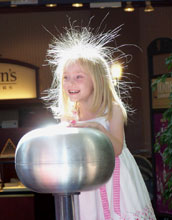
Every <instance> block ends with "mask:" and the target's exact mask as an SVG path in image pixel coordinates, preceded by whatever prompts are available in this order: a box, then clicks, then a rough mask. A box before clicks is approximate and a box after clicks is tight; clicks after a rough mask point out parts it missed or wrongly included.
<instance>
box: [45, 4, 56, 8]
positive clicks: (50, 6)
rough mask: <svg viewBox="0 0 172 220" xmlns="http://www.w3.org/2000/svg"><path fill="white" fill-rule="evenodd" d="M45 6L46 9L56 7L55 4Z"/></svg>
mask: <svg viewBox="0 0 172 220" xmlns="http://www.w3.org/2000/svg"><path fill="white" fill-rule="evenodd" d="M45 6H46V7H49V8H53V7H56V6H57V4H46V5H45Z"/></svg>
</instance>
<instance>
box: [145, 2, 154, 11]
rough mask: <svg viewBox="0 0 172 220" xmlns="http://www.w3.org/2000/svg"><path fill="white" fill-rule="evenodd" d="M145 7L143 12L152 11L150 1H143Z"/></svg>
mask: <svg viewBox="0 0 172 220" xmlns="http://www.w3.org/2000/svg"><path fill="white" fill-rule="evenodd" d="M145 4H146V7H145V9H144V11H145V12H151V11H154V8H153V7H152V5H151V1H145Z"/></svg>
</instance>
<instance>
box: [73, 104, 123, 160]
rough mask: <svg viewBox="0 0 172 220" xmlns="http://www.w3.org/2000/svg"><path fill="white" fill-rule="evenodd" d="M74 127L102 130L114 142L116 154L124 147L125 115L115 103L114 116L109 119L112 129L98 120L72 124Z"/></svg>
mask: <svg viewBox="0 0 172 220" xmlns="http://www.w3.org/2000/svg"><path fill="white" fill-rule="evenodd" d="M71 126H72V127H87V128H88V127H89V128H96V129H98V130H100V131H102V132H103V133H104V134H105V135H106V136H107V137H108V138H109V139H110V140H111V142H112V144H113V147H114V152H115V156H116V157H117V156H119V155H120V154H121V152H122V149H123V140H124V117H123V114H122V110H121V108H120V107H119V106H118V105H116V104H114V105H113V112H112V118H111V120H110V121H109V126H110V129H109V131H108V130H106V129H105V127H104V126H103V125H101V124H100V123H97V122H86V123H81V124H80V123H78V124H77V123H76V124H72V125H71Z"/></svg>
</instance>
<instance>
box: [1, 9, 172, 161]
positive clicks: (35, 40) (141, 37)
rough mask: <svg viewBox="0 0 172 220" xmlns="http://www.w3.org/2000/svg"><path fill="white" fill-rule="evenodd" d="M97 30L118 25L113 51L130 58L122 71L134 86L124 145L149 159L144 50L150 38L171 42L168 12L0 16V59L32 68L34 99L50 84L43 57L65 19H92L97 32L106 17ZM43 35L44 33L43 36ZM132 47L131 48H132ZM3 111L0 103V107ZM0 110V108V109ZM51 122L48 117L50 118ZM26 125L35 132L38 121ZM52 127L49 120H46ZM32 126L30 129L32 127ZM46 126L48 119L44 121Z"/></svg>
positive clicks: (98, 11) (171, 19) (74, 11)
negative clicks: (35, 76)
mask: <svg viewBox="0 0 172 220" xmlns="http://www.w3.org/2000/svg"><path fill="white" fill-rule="evenodd" d="M107 13H108V16H107V17H106V19H105V21H104V22H103V25H106V29H107V30H108V29H114V28H116V27H118V26H120V25H122V28H121V31H120V36H119V37H118V38H117V39H116V42H117V45H125V44H129V45H126V46H124V47H123V48H122V50H124V51H125V52H126V53H127V54H131V55H132V56H133V58H132V60H131V62H130V63H129V64H128V68H126V69H125V70H124V74H126V73H129V75H128V74H127V77H129V80H131V81H132V82H134V84H133V89H132V90H131V91H130V95H131V100H130V103H131V104H132V107H133V108H134V109H135V113H134V114H133V115H132V116H131V117H130V118H129V121H128V126H127V128H126V141H127V145H128V148H129V149H130V151H131V152H132V153H133V154H142V155H146V156H147V157H149V158H151V155H152V142H151V118H150V110H151V109H150V100H149V92H150V91H149V74H148V62H147V47H148V45H149V44H150V43H151V42H152V41H153V40H154V39H156V38H160V37H168V38H171V37H172V6H168V7H155V10H154V11H153V12H151V13H145V12H144V8H143V7H137V8H136V9H135V11H134V12H132V13H126V12H124V11H123V9H122V8H117V9H115V8H114V9H88V8H86V9H82V8H75V9H74V8H73V9H72V8H71V9H65V8H64V9H61V10H50V9H49V10H47V11H46V10H43V11H33V12H32V11H27V10H26V11H20V12H15V11H14V12H12V10H10V11H9V12H2V13H0V58H6V59H14V60H18V61H22V62H25V63H29V64H32V65H35V66H37V67H38V68H39V81H38V84H39V94H40V97H41V94H42V92H43V91H44V90H45V89H47V88H49V86H50V84H51V80H52V73H51V69H50V67H49V66H48V65H47V62H46V51H47V49H48V45H49V43H51V40H52V35H51V34H50V33H52V34H53V35H56V34H58V33H57V31H56V29H58V30H59V31H63V27H64V26H68V17H69V18H71V21H74V20H76V21H77V24H81V23H82V25H87V24H88V23H89V21H90V19H91V18H92V17H93V18H92V21H91V26H93V27H97V26H99V25H100V23H101V21H102V19H103V18H104V17H105V16H106V15H107ZM45 29H47V30H48V31H49V32H50V33H48V32H47V31H46V30H45ZM135 45H136V46H135ZM0 106H1V107H2V106H3V101H1V102H0ZM1 107H0V108H1ZM50 118H51V116H50ZM36 120H38V123H37V124H36V123H35V118H34V120H33V121H32V120H29V121H28V122H27V121H26V123H25V125H26V126H27V123H28V126H30V127H33V128H35V127H36V126H39V122H41V120H45V117H44V115H41V111H40V114H39V116H38V117H37V118H36ZM50 121H52V119H50ZM32 123H33V124H32ZM47 123H48V118H47Z"/></svg>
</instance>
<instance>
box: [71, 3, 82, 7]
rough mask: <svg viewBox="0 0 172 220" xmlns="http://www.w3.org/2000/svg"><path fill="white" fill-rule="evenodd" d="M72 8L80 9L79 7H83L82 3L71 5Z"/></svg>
mask: <svg viewBox="0 0 172 220" xmlns="http://www.w3.org/2000/svg"><path fill="white" fill-rule="evenodd" d="M72 7H76V8H80V7H83V4H82V3H73V4H72Z"/></svg>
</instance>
